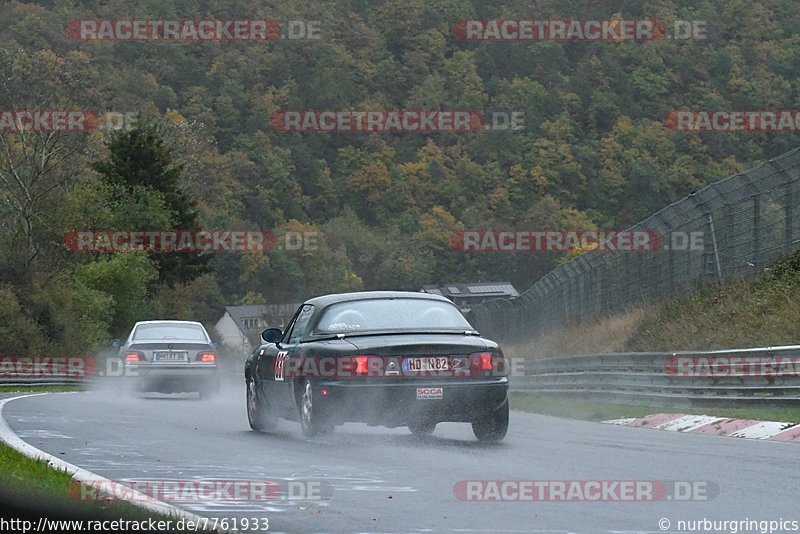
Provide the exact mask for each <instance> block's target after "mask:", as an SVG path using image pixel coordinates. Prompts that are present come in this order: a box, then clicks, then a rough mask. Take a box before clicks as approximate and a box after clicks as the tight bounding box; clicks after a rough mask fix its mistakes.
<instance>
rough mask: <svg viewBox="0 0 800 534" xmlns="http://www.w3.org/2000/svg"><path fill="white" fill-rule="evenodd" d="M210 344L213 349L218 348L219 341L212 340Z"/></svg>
mask: <svg viewBox="0 0 800 534" xmlns="http://www.w3.org/2000/svg"><path fill="white" fill-rule="evenodd" d="M211 346H212V347H214V348H215V349H218V348H219V341H212V342H211Z"/></svg>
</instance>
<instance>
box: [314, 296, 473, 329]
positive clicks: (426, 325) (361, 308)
mask: <svg viewBox="0 0 800 534" xmlns="http://www.w3.org/2000/svg"><path fill="white" fill-rule="evenodd" d="M471 328H472V327H471V326H470V324H469V323H468V322H467V320H466V319H465V318H464V316H463V315H461V312H459V311H458V308H456V307H455V306H454V305H453V304H450V303H449V302H440V301H436V300H428V299H413V298H398V299H369V300H355V301H350V302H342V303H339V304H334V305H332V306H330V307H329V308H328V309H327V310H325V312H324V313H323V315H322V317H320V320H319V322H318V323H317V328H316V331H317V332H320V333H328V332H337V333H338V332H355V331H370V330H395V329H397V330H409V329H411V330H413V329H447V330H450V329H453V330H469V329H471Z"/></svg>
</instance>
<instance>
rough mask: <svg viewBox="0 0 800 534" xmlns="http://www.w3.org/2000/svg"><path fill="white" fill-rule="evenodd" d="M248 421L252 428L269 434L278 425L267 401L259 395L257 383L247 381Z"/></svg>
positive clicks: (250, 380) (251, 380)
mask: <svg viewBox="0 0 800 534" xmlns="http://www.w3.org/2000/svg"><path fill="white" fill-rule="evenodd" d="M247 421H248V422H249V423H250V428H252V429H253V430H258V431H261V432H269V431H271V430H273V429H274V428H275V426H276V425H277V424H278V418H277V417H276V416H275V415H274V414H271V413H270V410H269V406H268V405H267V402H266V400H265V399H262V398H261V395H259V394H258V388H257V386H256V381H255V380H253V379H252V378H251V379H248V380H247Z"/></svg>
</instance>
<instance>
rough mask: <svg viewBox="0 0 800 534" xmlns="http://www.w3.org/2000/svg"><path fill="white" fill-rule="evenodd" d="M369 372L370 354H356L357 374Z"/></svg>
mask: <svg viewBox="0 0 800 534" xmlns="http://www.w3.org/2000/svg"><path fill="white" fill-rule="evenodd" d="M367 373H369V356H356V374H357V375H365V374H367Z"/></svg>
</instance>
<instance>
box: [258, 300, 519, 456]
mask: <svg viewBox="0 0 800 534" xmlns="http://www.w3.org/2000/svg"><path fill="white" fill-rule="evenodd" d="M261 337H262V339H263V341H264V342H263V344H262V345H261V346H260V347H259V348H258V349H256V350H255V351H254V352H253V354H251V355H250V357H249V358H248V359H247V361H246V363H245V369H244V374H245V382H246V385H247V416H248V419H249V421H250V426H251V427H252V428H253V429H254V430H263V431H268V430H271V429H272V428H274V426H275V424H276V422H277V419H278V418H279V417H282V418H285V419H289V420H295V421H296V420H299V421H300V424H301V426H302V429H303V433H304V434H305V435H306V436H315V435H318V434H323V433H327V432H331V431H332V430H333V428H334V426H335V425H337V424H342V423H344V422H348V421H359V422H366V423H367V424H370V425H384V426H389V427H397V426H408V428H409V429H410V430H411V432H412V433H414V434H430V433H431V432H433V431H434V429H435V428H436V425H437V423H440V422H445V421H456V422H467V423H472V429H473V432H474V433H475V436H476V437H477V438H478V439H479V440H481V441H500V440H502V439H503V438H504V437H505V435H506V431H507V430H508V377H507V373H506V369H505V360H504V357H503V352H502V351H501V350H500V348H499V347H498V345H497V343H495V342H493V341H490V340H488V339H484V338H482V337H480V336H479V334H478V332H476V331H475V330H474V329H473V328H472V326H470V324H469V323H468V322H467V320H466V319H465V318H464V316H463V315H461V312H459V310H458V308H456V306H455V305H454V304H453V303H452V302H450V301H449V300H447V299H445V298H444V297H440V296H437V295H430V294H424V293H408V292H378V291H376V292H363V293H347V294H340V295H326V296H322V297H317V298H313V299H310V300H308V301H306V302H305V303H304V304H302V305H301V306H300V308H299V309H298V310H297V312H296V313H295V315H294V317H293V318H292V320H291V322H290V323H289V325H288V326H287V328H286V330H285V331H281V330H280V329H277V328H269V329H267V330H265V331H264V332H263V333H262V334H261Z"/></svg>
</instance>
